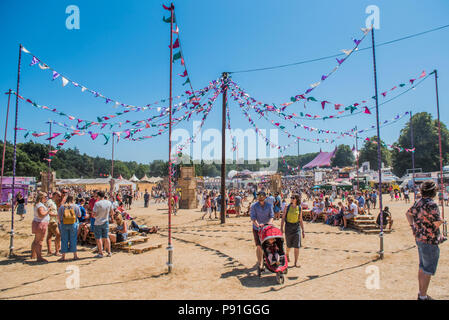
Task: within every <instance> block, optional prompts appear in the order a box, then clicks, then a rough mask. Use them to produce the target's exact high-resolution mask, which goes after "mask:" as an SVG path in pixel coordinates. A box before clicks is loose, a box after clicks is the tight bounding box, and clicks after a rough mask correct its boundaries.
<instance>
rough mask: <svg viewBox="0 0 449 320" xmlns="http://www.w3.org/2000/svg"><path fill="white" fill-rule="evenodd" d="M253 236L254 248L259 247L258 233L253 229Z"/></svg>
mask: <svg viewBox="0 0 449 320" xmlns="http://www.w3.org/2000/svg"><path fill="white" fill-rule="evenodd" d="M253 236H254V243H255V244H256V246H261V245H262V244H261V243H260V238H259V231H257V230H254V229H253Z"/></svg>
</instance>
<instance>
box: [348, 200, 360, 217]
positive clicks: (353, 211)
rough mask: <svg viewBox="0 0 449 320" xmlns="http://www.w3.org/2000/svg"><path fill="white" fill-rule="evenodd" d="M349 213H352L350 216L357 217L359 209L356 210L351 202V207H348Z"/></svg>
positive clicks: (355, 206)
mask: <svg viewBox="0 0 449 320" xmlns="http://www.w3.org/2000/svg"><path fill="white" fill-rule="evenodd" d="M349 209H350V211H352V214H353V215H354V216H357V215H358V214H359V208H357V205H356V204H355V203H354V202H353V203H351V205H350V206H349Z"/></svg>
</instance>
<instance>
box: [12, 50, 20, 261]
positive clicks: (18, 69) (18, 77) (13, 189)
mask: <svg viewBox="0 0 449 320" xmlns="http://www.w3.org/2000/svg"><path fill="white" fill-rule="evenodd" d="M21 60H22V44H20V45H19V63H18V67H17V90H16V119H15V124H14V152H13V162H12V200H11V237H10V243H9V257H12V256H13V251H14V198H15V191H16V190H15V183H16V160H17V158H16V154H17V117H18V115H19V87H20V64H21Z"/></svg>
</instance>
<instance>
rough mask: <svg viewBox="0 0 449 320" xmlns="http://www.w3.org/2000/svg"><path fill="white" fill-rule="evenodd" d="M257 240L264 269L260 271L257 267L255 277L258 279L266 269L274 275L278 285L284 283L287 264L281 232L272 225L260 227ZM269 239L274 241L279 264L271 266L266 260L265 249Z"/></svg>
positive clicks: (266, 252) (266, 253)
mask: <svg viewBox="0 0 449 320" xmlns="http://www.w3.org/2000/svg"><path fill="white" fill-rule="evenodd" d="M259 239H260V243H261V244H262V251H263V260H264V267H263V268H262V269H261V268H260V267H258V269H257V275H258V276H259V277H260V276H261V274H262V271H264V269H265V268H267V269H268V270H269V271H271V272H273V273H276V282H277V283H278V284H282V283H284V274H287V270H288V263H287V257H286V256H285V253H284V237H283V234H282V232H281V230H279V229H278V228H276V227H274V226H272V225H262V226H260V229H259ZM270 239H275V246H276V247H277V248H278V251H277V254H279V262H280V263H279V264H271V263H270V261H269V260H268V254H269V252H268V250H267V247H268V246H269V242H268V240H270Z"/></svg>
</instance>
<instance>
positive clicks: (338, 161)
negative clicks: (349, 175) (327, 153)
mask: <svg viewBox="0 0 449 320" xmlns="http://www.w3.org/2000/svg"><path fill="white" fill-rule="evenodd" d="M354 160H355V158H354V154H353V153H352V150H351V147H350V146H348V145H347V144H342V145H339V146H338V148H337V152H335V156H334V158H333V159H332V161H331V166H332V167H340V168H343V167H349V166H352V165H353V164H354Z"/></svg>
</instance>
